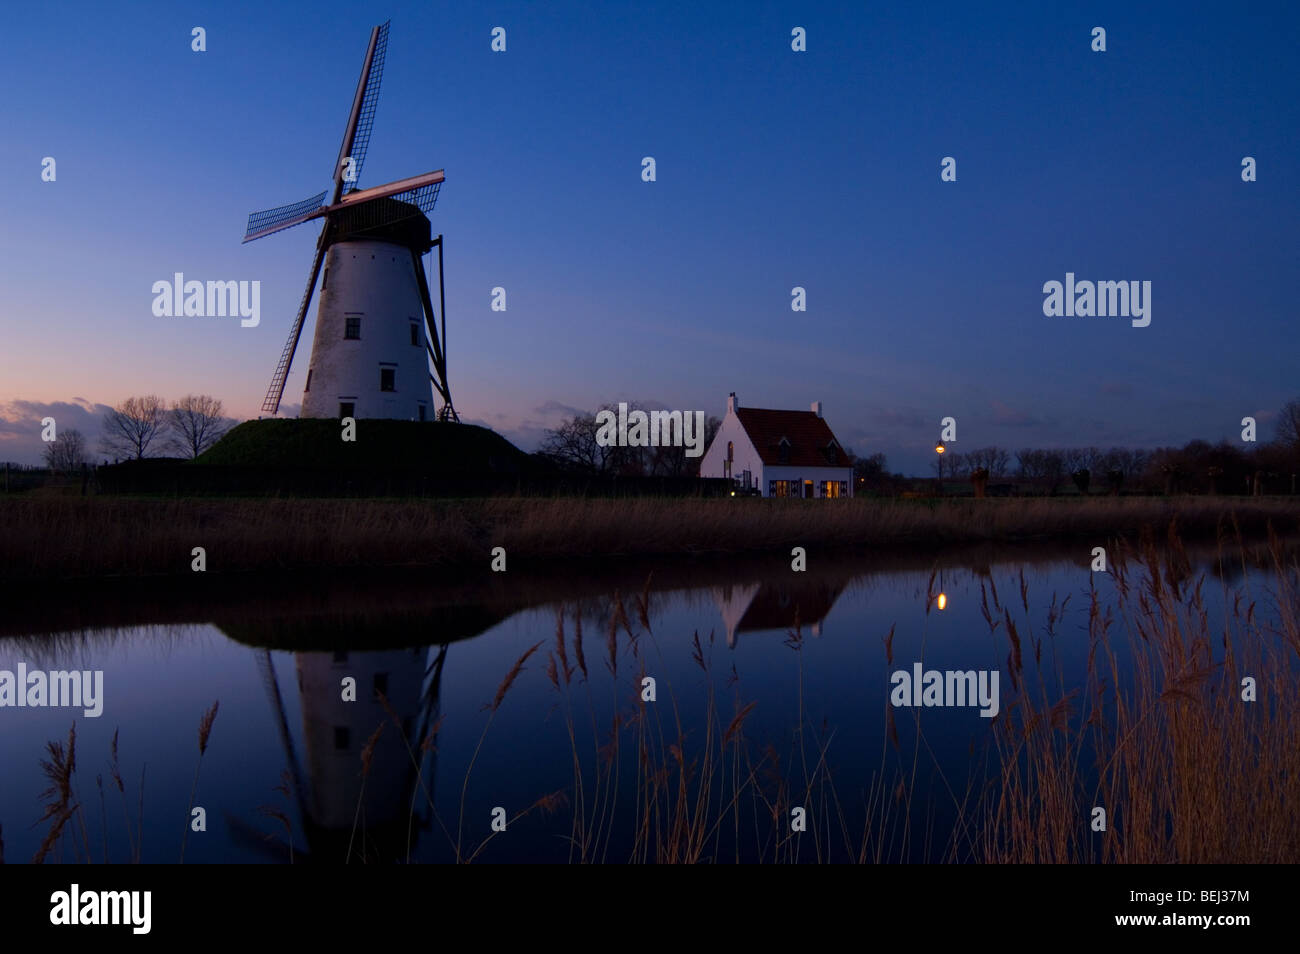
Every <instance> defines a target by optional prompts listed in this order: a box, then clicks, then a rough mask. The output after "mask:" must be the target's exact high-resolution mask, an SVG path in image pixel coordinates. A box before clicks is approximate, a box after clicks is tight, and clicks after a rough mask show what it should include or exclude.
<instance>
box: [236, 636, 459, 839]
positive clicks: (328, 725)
mask: <svg viewBox="0 0 1300 954" xmlns="http://www.w3.org/2000/svg"><path fill="white" fill-rule="evenodd" d="M446 656H447V646H446V644H443V645H441V646H436V647H435V646H426V647H419V648H416V649H387V650H379V651H374V652H300V653H295V654H294V659H295V669H296V673H297V681H298V692H299V697H300V702H299V707H300V709H301V712H302V738H303V751H304V752H305V755H306V759H305V762H304V761H303V760H300V759H299V757H298V751H297V749H296V747H295V745H294V742H293V736H292V733H291V732H290V728H289V720H288V717H287V715H286V708H285V703H284V696H283V694H282V692H281V690H280V682H279V680H278V679H277V677H276V675H275V670H274V668H273V666H272V662H271V654H270V652H269V651H266V650H262V651H260V652H259V653H258V665H259V668H260V669H261V673H262V679H263V682H264V684H265V686H266V689H267V694H268V696H269V697H270V700H271V704H272V707H273V710H274V713H275V719H276V727H277V729H278V731H279V734H280V740H281V743H282V744H283V746H284V749H285V757H286V759H287V761H288V764H289V772H290V775H291V776H292V789H293V796H294V800H295V803H296V805H297V808H298V817H299V819H300V823H301V826H302V829H303V831H304V833H305V834H306V837H307V851H306V852H298V851H296V852H295V853H296V854H305V855H306V856H307V859H306V860H315V861H321V862H326V863H338V862H343V861H347V860H353V861H355V860H379V861H400V860H405V859H406V858H407V857H408V855H409V853H410V852H411V851H412V850H413V848H414V839H415V837H416V836H417V835H418V833H419V832H420V831H424V830H427V829H428V828H429V826H430V821H431V817H430V816H431V814H432V809H431V806H432V804H433V782H434V768H435V764H434V758H435V756H434V747H433V746H428V747H422V746H421V742H422V741H423V740H425V739H426V738H431V734H432V733H433V732H434V731H435V730H436V726H437V719H438V699H439V694H440V690H441V682H442V668H443V663H444V661H445V660H446ZM346 676H350V677H352V678H354V679H356V690H357V691H356V701H355V702H348V701H344V698H343V692H342V691H341V685H342V680H343V678H344V677H346ZM378 693H383V695H384V697H385V698H386V699H387V701H388V708H387V709H386V708H385V707H384V706H383V705H382V703H381V702H380V699H379V696H378ZM389 710H391V712H390V711H389ZM394 715H395V716H396V717H397V719H398V720H399V721H400V722H401V729H400V731H399V729H398V727H397V726H396V725H394V724H393V717H394ZM381 724H383V725H384V728H383V731H382V732H381V733H380V735H379V737H378V740H377V741H376V742H375V744H374V746H373V748H372V750H371V755H370V761H369V766H368V769H367V770H366V772H365V775H364V777H363V773H362V759H361V753H362V751H363V749H364V748H365V747H366V746H367V743H368V741H369V740H370V739H371V738H372V736H373V735H374V733H375V730H376V729H377V728H378V727H379V726H380V725H381ZM277 840H278V839H277ZM272 851H273V852H274V854H275V856H276V857H277V858H278V859H280V860H283V859H286V858H287V856H288V850H287V846H286V845H283V844H282V845H281V846H280V847H273V848H272Z"/></svg>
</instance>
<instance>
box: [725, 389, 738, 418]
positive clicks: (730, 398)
mask: <svg viewBox="0 0 1300 954" xmlns="http://www.w3.org/2000/svg"><path fill="white" fill-rule="evenodd" d="M738 407H740V402H739V401H737V400H736V392H735V391H732V392H731V393H730V394H728V395H727V413H728V414H735V413H736V408H738Z"/></svg>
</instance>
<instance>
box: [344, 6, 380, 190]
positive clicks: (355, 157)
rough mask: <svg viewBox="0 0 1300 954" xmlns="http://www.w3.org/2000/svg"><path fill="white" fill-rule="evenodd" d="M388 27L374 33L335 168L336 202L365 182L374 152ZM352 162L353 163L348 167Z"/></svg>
mask: <svg viewBox="0 0 1300 954" xmlns="http://www.w3.org/2000/svg"><path fill="white" fill-rule="evenodd" d="M388 23H389V21H385V22H384V24H383V25H382V26H377V27H375V28H374V29H373V30H371V31H370V46H369V47H367V48H366V59H365V61H364V62H363V63H362V65H361V77H360V79H358V80H357V94H356V96H355V97H354V98H353V100H352V111H351V112H350V113H349V114H348V125H347V128H346V129H345V130H344V131H343V144H342V146H340V147H339V161H338V162H337V163H336V164H335V166H334V201H335V202H338V200H339V199H340V198H342V196H343V194H344V193H345V192H353V191H355V190H356V188H357V183H358V182H360V181H361V167H362V165H364V164H365V161H366V150H367V149H369V148H370V130H371V128H372V127H373V126H374V124H375V111H376V110H377V109H378V108H379V85H380V82H381V81H382V80H383V77H384V58H385V56H386V55H387V52H388ZM348 159H351V160H352V161H351V163H348V161H347V160H348Z"/></svg>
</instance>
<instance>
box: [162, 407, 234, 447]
mask: <svg viewBox="0 0 1300 954" xmlns="http://www.w3.org/2000/svg"><path fill="white" fill-rule="evenodd" d="M222 410H223V409H222V406H221V402H220V401H219V400H217V399H216V398H214V397H210V396H209V395H207V394H187V395H185V397H183V398H181V399H180V400H179V401H177V402H175V403H174V404H173V405H172V409H171V413H170V414H169V415H168V419H167V424H168V426H169V427H170V428H171V431H172V439H171V443H172V445H173V446H174V447H177V448H179V449H180V450H182V451H184V452H185V453H186V454H188V455H189V456H190V457H198V456H199V455H200V454H202V453H203V452H204V451H205V450H207V449H208V448H209V447H211V446H212V445H213V444H215V443H216V442H217V441H219V440H220V439H221V437H222V435H224V434H225V433H226V431H228V430H229V429H230V421H229V420H227V419H226V418H225V417H224V416H223V415H222Z"/></svg>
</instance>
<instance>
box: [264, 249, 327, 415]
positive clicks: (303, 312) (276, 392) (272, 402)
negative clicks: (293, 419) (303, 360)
mask: <svg viewBox="0 0 1300 954" xmlns="http://www.w3.org/2000/svg"><path fill="white" fill-rule="evenodd" d="M324 258H325V235H324V233H322V234H321V241H319V242H317V243H316V258H315V259H314V260H313V261H312V263H311V276H310V277H309V278H308V279H307V290H306V291H304V292H303V293H302V303H301V304H300V305H299V306H298V317H296V318H295V319H294V320H293V327H292V328H290V329H289V340H288V341H286V342H285V343H284V350H283V351H281V352H280V361H279V363H278V364H276V366H275V374H273V375H272V376H271V386H270V387H268V388H267V389H266V398H265V400H263V401H262V410H263V411H265V412H266V413H267V414H275V413H277V412H278V411H279V410H280V398H282V397H284V382H285V381H286V380H288V378H289V366H290V365H292V364H293V353H294V352H295V351H297V350H298V338H299V337H300V336H301V335H302V323H303V320H304V319H305V318H306V317H307V308H308V306H309V305H311V296H312V292H313V291H315V289H316V276H317V275H319V274H320V263H321V261H322V260H324Z"/></svg>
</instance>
